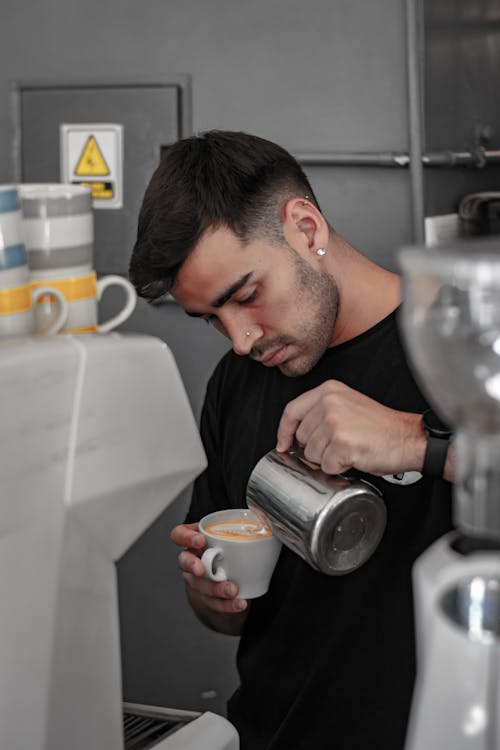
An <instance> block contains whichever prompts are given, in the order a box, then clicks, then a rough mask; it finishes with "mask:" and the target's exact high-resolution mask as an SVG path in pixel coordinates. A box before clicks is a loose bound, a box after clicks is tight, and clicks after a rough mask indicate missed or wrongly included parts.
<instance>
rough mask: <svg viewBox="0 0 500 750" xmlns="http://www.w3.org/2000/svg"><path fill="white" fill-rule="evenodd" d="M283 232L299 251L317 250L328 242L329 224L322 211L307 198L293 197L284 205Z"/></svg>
mask: <svg viewBox="0 0 500 750" xmlns="http://www.w3.org/2000/svg"><path fill="white" fill-rule="evenodd" d="M282 218H283V234H284V235H285V239H286V241H287V243H288V244H289V245H290V247H292V248H293V249H294V250H296V251H297V252H301V251H302V252H304V253H307V252H311V251H313V252H316V249H317V248H318V247H325V246H326V245H327V244H328V224H327V223H326V221H325V218H324V216H323V214H322V213H321V211H320V210H319V209H317V208H316V206H314V205H313V204H312V203H311V202H310V201H308V200H306V199H305V198H291V199H290V200H289V201H287V202H286V203H285V205H284V206H283V215H282Z"/></svg>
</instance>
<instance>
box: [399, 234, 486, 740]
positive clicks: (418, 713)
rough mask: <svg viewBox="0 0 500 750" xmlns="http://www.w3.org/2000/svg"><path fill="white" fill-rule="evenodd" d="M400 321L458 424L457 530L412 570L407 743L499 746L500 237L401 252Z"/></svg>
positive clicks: (428, 384)
mask: <svg viewBox="0 0 500 750" xmlns="http://www.w3.org/2000/svg"><path fill="white" fill-rule="evenodd" d="M400 261H401V267H402V271H403V279H404V295H403V300H404V301H403V306H402V318H401V323H402V328H403V332H404V335H405V340H406V344H407V348H408V352H409V356H410V360H411V361H412V363H413V366H414V370H415V374H416V377H417V380H418V381H419V383H420V385H421V388H422V390H423V392H424V393H425V394H426V395H427V397H428V400H429V402H430V404H431V405H432V406H433V408H434V411H435V412H436V413H437V414H438V415H439V416H441V418H442V419H443V420H444V421H445V422H447V423H448V424H449V425H451V426H452V427H453V428H454V435H455V437H454V450H455V456H456V458H455V481H454V486H453V493H454V494H453V513H454V525H455V527H456V531H454V532H451V533H450V534H448V535H446V536H445V537H443V538H441V539H439V540H438V541H436V542H435V543H434V544H433V545H432V546H431V547H430V548H429V549H428V550H427V551H426V552H425V553H424V554H423V555H422V556H421V557H420V558H419V560H417V562H416V564H415V566H414V589H415V608H416V632H417V681H416V687H415V693H414V699H413V704H412V710H411V716H410V723H409V729H408V735H407V742H406V750H443V749H444V748H453V750H498V748H500V244H499V243H498V242H491V241H490V240H482V241H480V240H475V241H472V240H471V241H467V242H463V243H462V244H459V245H457V246H456V247H453V248H440V249H439V252H437V251H436V250H435V249H434V250H432V251H431V250H428V249H423V248H422V249H418V248H406V249H404V250H403V251H402V252H401V255H400Z"/></svg>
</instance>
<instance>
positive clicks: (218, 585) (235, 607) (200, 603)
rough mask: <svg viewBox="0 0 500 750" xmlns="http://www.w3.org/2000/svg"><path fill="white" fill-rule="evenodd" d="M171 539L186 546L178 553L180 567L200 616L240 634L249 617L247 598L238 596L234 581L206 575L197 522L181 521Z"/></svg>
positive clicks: (212, 625)
mask: <svg viewBox="0 0 500 750" xmlns="http://www.w3.org/2000/svg"><path fill="white" fill-rule="evenodd" d="M170 538H171V539H172V541H173V542H174V543H175V544H177V545H178V546H179V547H182V548H183V550H182V552H181V553H180V554H179V557H178V560H179V567H180V569H181V571H182V577H183V579H184V581H185V583H186V591H187V595H188V598H189V601H190V603H191V606H192V607H193V609H194V611H195V612H196V614H197V615H198V617H199V618H200V620H201V621H202V622H203V623H204V624H205V625H207V626H208V627H210V628H212V629H213V630H217V631H218V632H221V633H227V634H229V635H239V633H240V632H241V627H242V626H243V622H244V621H245V619H246V615H247V609H248V602H247V601H246V600H245V599H238V587H237V585H236V584H235V583H234V581H221V582H215V581H211V580H210V579H209V578H206V577H205V568H204V567H203V563H202V562H201V560H200V557H201V555H202V554H203V551H204V550H205V547H206V541H205V537H204V536H203V534H201V533H200V532H199V530H198V524H197V523H189V524H182V525H180V526H176V527H175V528H174V529H172V532H171V534H170Z"/></svg>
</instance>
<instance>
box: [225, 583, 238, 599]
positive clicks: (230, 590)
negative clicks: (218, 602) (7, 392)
mask: <svg viewBox="0 0 500 750" xmlns="http://www.w3.org/2000/svg"><path fill="white" fill-rule="evenodd" d="M224 593H225V595H226V596H234V595H235V594H236V589H235V588H234V586H233V584H232V583H226V585H225V586H224Z"/></svg>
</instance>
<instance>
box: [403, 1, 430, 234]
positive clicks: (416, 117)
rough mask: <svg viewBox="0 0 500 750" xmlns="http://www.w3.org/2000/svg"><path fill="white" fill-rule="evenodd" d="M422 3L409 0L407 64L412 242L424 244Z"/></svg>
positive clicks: (407, 7)
mask: <svg viewBox="0 0 500 750" xmlns="http://www.w3.org/2000/svg"><path fill="white" fill-rule="evenodd" d="M421 11H422V3H421V0H406V60H407V76H408V125H409V144H410V146H409V151H410V165H409V166H410V182H411V196H412V214H413V240H414V242H417V243H423V242H424V240H425V218H424V170H423V164H422V155H423V154H422V152H423V145H422V141H423V99H422V87H421V79H422V76H421V70H422V65H423V50H422V33H421V31H422V15H421Z"/></svg>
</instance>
